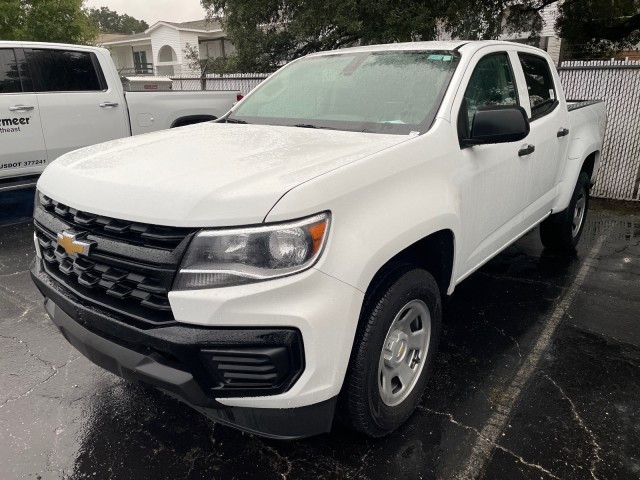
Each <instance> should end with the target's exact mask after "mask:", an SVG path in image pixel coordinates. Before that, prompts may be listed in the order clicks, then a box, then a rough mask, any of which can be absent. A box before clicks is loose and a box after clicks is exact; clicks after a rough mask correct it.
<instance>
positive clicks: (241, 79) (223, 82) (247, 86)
mask: <svg viewBox="0 0 640 480" xmlns="http://www.w3.org/2000/svg"><path fill="white" fill-rule="evenodd" d="M269 75H271V74H269V73H231V74H224V75H215V74H210V75H207V76H206V78H200V77H194V76H193V75H191V76H174V77H171V80H173V90H177V91H181V90H214V91H215V90H239V91H240V93H241V94H242V95H246V94H247V93H249V92H250V91H251V90H253V89H254V88H256V87H257V86H258V85H260V83H262V82H263V81H264V80H265V79H266V78H268V77H269ZM203 87H204V88H203Z"/></svg>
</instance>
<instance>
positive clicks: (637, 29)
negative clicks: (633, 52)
mask: <svg viewBox="0 0 640 480" xmlns="http://www.w3.org/2000/svg"><path fill="white" fill-rule="evenodd" d="M557 29H558V33H559V35H561V36H562V37H563V38H564V39H566V40H567V41H568V46H569V49H570V51H571V53H572V54H573V55H574V56H576V57H580V58H589V57H599V56H602V55H603V54H604V55H605V56H611V55H613V54H614V53H615V52H616V51H621V50H625V49H629V48H633V47H635V46H636V45H638V43H639V42H640V0H580V1H577V0H567V1H565V2H564V3H563V4H562V5H561V6H560V17H559V18H558V23H557Z"/></svg>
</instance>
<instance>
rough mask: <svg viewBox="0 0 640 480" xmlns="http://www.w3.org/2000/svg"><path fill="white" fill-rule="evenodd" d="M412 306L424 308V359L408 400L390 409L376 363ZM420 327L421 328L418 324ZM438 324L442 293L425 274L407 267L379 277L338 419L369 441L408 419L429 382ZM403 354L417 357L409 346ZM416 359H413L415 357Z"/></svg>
mask: <svg viewBox="0 0 640 480" xmlns="http://www.w3.org/2000/svg"><path fill="white" fill-rule="evenodd" d="M416 300H417V301H420V302H423V305H426V307H427V309H428V313H429V315H430V317H431V321H430V336H429V339H428V347H427V349H426V358H421V359H420V360H419V361H418V362H417V364H418V365H419V363H422V362H423V363H424V365H423V366H422V367H421V371H420V373H416V374H415V376H414V380H413V382H412V385H413V386H412V387H410V388H407V391H406V393H405V394H407V395H408V396H407V397H406V398H404V399H403V400H402V401H401V403H399V404H398V405H395V406H389V405H387V404H385V402H384V401H383V399H382V397H381V393H380V388H381V387H379V384H378V380H379V379H381V376H380V372H379V370H378V369H379V367H380V363H379V362H381V361H383V360H381V355H382V351H383V346H384V344H385V341H386V340H387V334H388V333H389V332H390V326H391V325H392V324H394V319H396V316H399V314H400V313H402V311H403V308H405V306H407V305H408V304H409V303H410V302H412V301H416ZM418 318H421V317H418ZM418 322H419V323H420V324H421V325H422V320H418ZM441 322H442V305H441V299H440V292H439V290H438V285H437V283H436V281H435V280H434V278H433V277H432V276H431V274H430V273H429V272H427V271H426V270H423V269H419V268H415V266H413V265H410V264H401V265H395V266H393V267H391V268H389V269H388V270H387V271H386V272H385V274H383V275H380V276H379V277H378V279H377V280H376V281H375V284H374V286H373V287H372V288H371V289H370V293H368V295H367V297H366V298H365V301H364V305H363V308H362V312H361V314H360V323H359V326H358V330H357V333H356V338H355V341H354V346H353V350H352V353H351V359H350V361H349V367H348V370H347V375H346V378H345V383H344V386H343V388H342V392H341V394H340V397H339V404H338V416H339V418H340V419H341V420H342V421H343V423H346V424H347V426H349V427H351V428H352V429H354V430H356V431H358V432H361V433H364V434H365V435H368V436H370V437H382V436H385V435H388V434H390V433H391V432H393V431H394V430H396V429H397V428H398V427H399V426H400V425H402V424H403V423H404V422H405V421H406V420H407V419H408V418H409V416H411V414H412V413H413V411H414V410H415V408H416V406H417V405H418V403H419V402H420V398H421V397H422V393H423V391H424V387H425V385H426V383H427V379H428V377H429V371H430V367H431V364H432V363H433V358H434V356H435V354H436V350H437V346H438V342H439V340H440V328H441ZM425 323H426V322H425ZM394 325H395V324H394ZM421 328H422V327H421ZM389 334H390V333H389ZM426 342H427V341H426V340H425V343H426ZM404 352H405V349H404V348H402V353H404ZM406 352H407V353H406V354H404V358H405V360H407V361H408V360H409V355H410V354H411V353H415V352H414V351H411V350H409V347H408V346H407V347H406ZM415 354H416V357H417V356H418V355H417V353H415ZM405 360H403V361H405ZM408 363H411V362H408ZM380 368H382V367H380ZM415 368H420V367H419V366H416V367H415ZM403 388H404V387H403Z"/></svg>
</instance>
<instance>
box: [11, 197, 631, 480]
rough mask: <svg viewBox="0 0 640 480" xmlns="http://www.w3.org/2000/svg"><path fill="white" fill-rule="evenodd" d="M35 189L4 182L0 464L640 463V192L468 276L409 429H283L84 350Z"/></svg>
mask: <svg viewBox="0 0 640 480" xmlns="http://www.w3.org/2000/svg"><path fill="white" fill-rule="evenodd" d="M32 195H33V192H32V191H31V192H24V193H23V196H22V197H20V198H19V200H16V198H17V197H15V195H14V196H12V200H11V201H9V200H8V199H6V198H4V199H3V198H1V197H0V224H3V225H4V226H1V227H0V312H1V316H0V352H2V353H1V354H0V386H1V388H0V479H15V478H33V479H50V478H51V479H54V478H55V479H57V478H78V479H82V478H118V479H129V478H136V479H147V478H148V479H151V478H154V479H155V478H171V479H173V478H194V479H197V478H206V479H244V478H261V479H263V478H264V479H283V478H289V479H294V478H305V479H307V478H358V479H379V478H380V479H381V478H385V479H387V478H394V479H395V478H398V479H402V478H406V479H415V478H422V479H436V478H438V479H449V478H483V479H510V480H511V479H553V478H562V479H590V478H599V479H637V478H640V208H639V209H638V210H637V211H636V212H635V214H634V212H633V211H626V212H618V213H615V212H610V211H597V210H596V211H592V212H591V213H590V216H589V221H588V224H587V226H586V230H585V233H584V237H583V240H582V242H581V245H580V248H579V250H578V253H577V255H576V256H575V257H573V258H565V257H560V256H554V255H551V254H547V253H546V252H544V251H543V250H542V246H541V244H540V242H539V240H538V232H537V230H534V231H533V232H531V233H530V234H528V235H527V236H525V237H524V238H523V239H521V240H520V241H518V242H517V243H516V244H515V245H513V246H511V247H509V248H508V249H507V250H506V251H505V252H503V253H502V254H501V255H499V256H498V257H497V258H495V259H494V260H493V261H491V262H490V263H489V264H487V265H486V266H485V267H484V268H483V269H482V270H481V271H480V272H478V273H476V274H474V275H472V276H471V277H470V278H469V279H468V280H466V281H465V282H464V283H463V284H461V285H460V286H459V288H458V289H457V290H456V293H455V294H454V295H453V297H452V298H451V299H450V300H449V301H448V302H447V303H446V305H445V310H444V330H443V339H442V344H441V349H440V353H439V355H438V357H437V359H436V366H435V368H434V372H433V376H432V379H431V380H430V381H429V384H428V386H427V390H426V393H425V396H424V398H423V400H422V403H421V405H420V407H419V409H418V411H417V412H416V414H415V415H413V417H412V418H411V419H410V420H409V422H408V423H407V424H406V425H405V426H404V427H402V428H401V429H400V430H399V431H398V432H396V433H395V434H393V435H392V436H390V437H387V438H384V439H379V440H371V439H366V438H363V437H361V436H358V435H355V434H353V433H351V432H349V431H346V430H345V429H344V428H342V427H340V426H339V425H336V426H335V427H334V429H333V431H332V432H331V433H330V434H327V435H322V436H319V437H316V438H311V439H307V440H302V441H296V442H280V441H272V440H265V439H260V438H258V437H254V436H251V435H248V434H243V433H240V432H237V431H235V430H232V429H229V428H226V427H223V426H220V425H215V424H214V423H213V422H211V421H209V420H207V419H206V418H204V417H203V416H201V415H200V414H198V413H196V412H195V411H193V410H191V409H190V408H189V407H187V406H185V405H183V404H181V403H179V402H178V401H176V400H173V399H171V398H169V397H167V396H165V395H164V394H162V393H159V392H155V391H152V390H148V389H145V388H143V387H140V386H136V385H132V384H129V383H127V382H126V381H124V380H121V379H119V378H118V377H116V376H114V375H112V374H110V373H107V372H105V371H103V370H101V369H100V368H98V367H96V366H94V365H93V364H92V363H90V362H89V361H88V360H86V359H85V358H84V357H81V356H79V354H78V353H77V352H76V351H75V350H74V349H73V348H72V347H70V346H69V345H68V344H67V342H66V341H65V340H64V339H63V338H62V336H61V335H60V334H59V333H58V332H57V330H56V328H55V327H54V326H53V324H52V323H51V322H50V321H49V320H48V317H47V315H46V314H45V313H44V310H43V308H42V298H41V297H40V294H39V293H38V292H37V291H36V289H35V287H34V286H33V284H32V283H31V280H30V279H29V275H28V271H27V269H28V265H29V263H30V261H31V259H32V258H33V255H34V252H33V241H32V227H31V225H30V224H29V223H28V221H26V222H25V217H27V216H28V214H29V213H28V212H29V210H30V207H29V205H28V204H29V202H30V199H31V198H32ZM3 202H4V203H3ZM9 204H10V205H11V207H8V205H9ZM25 212H26V213H25Z"/></svg>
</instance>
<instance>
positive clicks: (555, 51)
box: [500, 2, 562, 64]
mask: <svg viewBox="0 0 640 480" xmlns="http://www.w3.org/2000/svg"><path fill="white" fill-rule="evenodd" d="M539 15H540V17H541V18H542V30H541V31H540V44H536V45H534V46H536V47H539V48H541V49H543V50H545V51H546V52H547V53H548V54H549V55H550V56H551V58H552V59H553V61H554V62H555V63H556V64H558V62H559V61H560V49H561V47H562V39H561V38H560V37H558V35H557V33H556V20H557V18H558V2H555V3H552V4H551V5H547V6H546V7H545V8H543V9H542V10H541V11H540V14H539ZM500 40H509V41H514V42H522V43H530V42H529V33H528V32H525V33H520V34H504V35H501V36H500Z"/></svg>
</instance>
